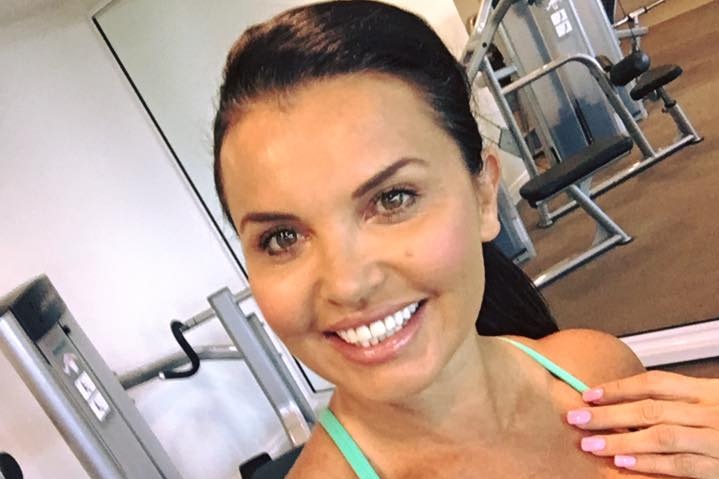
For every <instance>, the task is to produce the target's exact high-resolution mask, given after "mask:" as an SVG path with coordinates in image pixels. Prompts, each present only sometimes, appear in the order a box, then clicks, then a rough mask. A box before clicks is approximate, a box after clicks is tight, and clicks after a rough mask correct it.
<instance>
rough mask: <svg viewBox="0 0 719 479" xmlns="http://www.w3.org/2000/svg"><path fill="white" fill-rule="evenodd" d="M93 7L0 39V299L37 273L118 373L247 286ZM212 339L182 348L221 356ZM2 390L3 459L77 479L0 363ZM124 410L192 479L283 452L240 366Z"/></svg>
mask: <svg viewBox="0 0 719 479" xmlns="http://www.w3.org/2000/svg"><path fill="white" fill-rule="evenodd" d="M89 9H90V5H88V2H87V1H85V2H83V1H81V0H68V1H66V2H64V3H63V5H62V6H61V7H58V8H57V9H51V10H44V11H42V12H40V13H39V14H37V15H36V16H35V17H32V18H27V19H24V20H22V21H16V22H13V23H11V24H2V25H0V64H2V65H3V73H2V75H0V265H2V266H1V267H0V294H3V293H4V292H7V291H9V290H11V289H12V288H14V287H15V286H16V285H18V284H20V283H22V282H24V281H26V280H27V279H29V278H31V277H33V276H35V275H37V274H40V273H47V274H48V275H49V277H50V278H51V280H52V281H53V283H54V284H55V286H56V287H57V289H58V290H59V292H60V294H61V295H62V296H63V298H64V299H65V301H66V303H67V304H68V306H69V308H70V310H71V311H72V313H73V314H74V316H75V318H76V319H77V320H78V321H79V323H80V324H81V325H82V327H83V329H84V330H85V331H86V333H87V334H88V336H89V337H90V338H91V340H92V341H93V342H94V344H95V345H96V347H97V349H98V350H99V351H100V353H101V354H102V355H103V357H104V358H105V359H106V361H107V362H108V364H109V365H110V366H111V367H112V368H113V369H114V370H116V371H118V372H123V371H126V370H128V369H130V368H132V367H135V366H138V365H140V364H142V363H144V362H147V361H149V360H151V359H155V358H157V357H159V356H161V355H163V354H165V353H168V352H173V351H175V350H176V349H177V346H176V345H174V344H173V340H172V337H171V335H170V333H169V327H168V324H169V321H170V320H171V319H173V318H179V319H184V318H186V317H188V316H190V315H192V314H194V313H196V312H199V311H200V310H203V309H205V308H206V307H207V306H208V305H207V302H206V300H205V298H206V296H208V295H209V294H211V293H213V292H214V291H216V290H218V289H219V288H221V287H224V286H229V287H230V288H231V289H232V290H233V291H237V290H238V289H240V288H241V287H242V284H243V282H242V279H241V275H240V273H239V271H238V269H237V268H235V267H234V266H233V264H232V263H231V261H230V260H229V258H228V256H227V255H226V253H225V251H224V250H223V247H222V246H221V244H220V242H219V241H218V238H217V237H216V235H215V233H214V231H213V230H212V229H211V227H210V225H209V223H208V221H207V219H206V218H205V217H204V215H203V213H202V212H201V210H200V208H199V206H198V204H197V202H196V201H195V199H194V198H193V196H192V194H191V193H190V191H189V189H188V187H187V186H186V185H185V183H184V180H183V179H182V178H181V176H180V174H179V172H178V171H177V168H176V167H175V165H174V162H173V160H172V159H171V158H170V157H169V155H168V154H167V152H166V150H165V148H164V146H163V145H162V143H161V141H160V139H159V137H158V135H157V134H156V132H155V130H154V128H153V127H152V126H151V125H150V123H149V121H148V120H147V119H146V115H145V113H144V112H143V111H142V108H141V106H140V105H139V103H138V101H137V100H136V98H135V96H134V94H133V93H132V92H131V90H130V89H129V88H128V86H127V85H126V82H125V80H124V78H123V77H122V76H121V75H120V74H119V70H118V69H117V67H116V65H115V64H114V62H113V60H112V58H111V57H110V55H109V54H108V52H107V51H106V49H105V47H104V46H103V45H102V44H101V42H100V41H99V39H98V38H97V36H96V34H95V33H94V31H93V30H92V28H91V24H90V22H89V21H88V18H87V12H88V11H89ZM205 329H207V328H205ZM218 329H219V328H215V331H214V332H207V331H205V332H197V333H191V338H193V339H195V340H197V341H198V342H199V343H202V342H203V341H207V342H210V341H211V342H224V343H226V342H228V341H227V339H226V337H225V335H224V334H223V333H220V332H218ZM0 384H2V406H1V407H0V450H6V451H9V452H11V453H12V454H13V455H15V456H16V457H17V458H18V460H19V461H20V463H21V465H22V467H23V468H24V470H25V472H26V477H29V478H45V477H53V478H57V479H63V478H68V479H69V478H72V479H76V478H81V477H85V475H84V473H83V472H82V470H81V468H80V466H79V464H78V463H77V461H76V460H75V459H74V457H73V456H72V455H71V453H70V451H69V449H68V448H67V446H66V445H65V444H64V442H63V441H62V439H61V438H60V436H59V434H58V433H57V432H55V430H54V428H53V426H52V425H51V423H50V422H49V420H48V419H47V418H46V416H45V415H44V413H43V411H42V410H41V409H40V407H39V406H38V405H37V404H36V402H35V400H34V398H33V397H32V396H31V395H30V393H29V392H28V390H27V389H26V387H25V386H24V384H23V383H22V382H21V380H20V379H19V378H18V376H17V375H16V373H15V371H14V370H13V369H12V368H11V367H10V365H9V363H8V362H7V361H6V360H5V358H4V357H2V356H1V355H0ZM133 396H134V397H135V398H136V399H137V404H138V407H139V409H140V410H141V412H142V413H143V414H144V416H145V417H146V418H147V420H148V422H149V423H150V424H151V426H152V427H153V429H154V430H155V432H156V434H157V435H158V436H159V438H160V439H161V441H162V443H163V445H164V446H165V447H166V448H167V449H168V451H169V452H170V454H171V456H172V457H173V459H174V460H175V461H176V463H177V464H178V467H179V468H180V469H181V472H183V473H184V475H185V477H188V478H192V477H208V478H225V477H237V476H236V475H235V472H234V471H235V470H236V466H237V464H239V463H240V462H241V461H242V460H244V459H246V458H247V457H248V456H250V455H252V454H254V453H256V452H257V451H258V450H260V449H268V450H270V451H271V452H272V451H276V450H277V449H278V448H283V447H285V446H286V444H285V443H284V438H283V436H282V434H281V433H280V431H279V423H278V422H277V420H276V419H275V418H274V416H273V414H272V411H271V409H270V407H269V406H268V405H267V404H265V402H264V399H263V398H262V397H261V395H260V393H259V391H258V388H257V386H256V385H255V384H254V382H253V381H252V379H251V378H250V376H249V374H248V372H247V370H246V368H245V367H244V366H243V365H242V364H241V363H238V362H233V363H223V364H208V365H206V366H203V368H202V370H201V373H200V374H199V375H198V376H197V377H195V378H193V379H191V380H187V381H185V382H172V383H170V382H168V383H164V384H158V383H153V384H150V385H147V386H145V387H143V388H142V389H141V390H140V391H137V392H133Z"/></svg>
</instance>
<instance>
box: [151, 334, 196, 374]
mask: <svg viewBox="0 0 719 479" xmlns="http://www.w3.org/2000/svg"><path fill="white" fill-rule="evenodd" d="M170 330H171V331H172V335H173V336H174V337H175V340H176V341H177V344H179V345H180V347H181V348H182V350H183V351H184V352H185V354H186V355H187V358H188V359H189V360H190V369H188V370H187V371H173V370H171V369H170V370H167V371H163V372H161V373H160V378H162V379H181V378H189V377H190V376H193V375H194V374H195V373H197V371H198V370H199V369H200V357H199V356H198V355H197V353H196V352H195V350H194V349H192V346H190V343H188V342H187V339H185V335H184V334H183V331H185V325H184V324H182V323H181V322H180V321H172V322H171V323H170Z"/></svg>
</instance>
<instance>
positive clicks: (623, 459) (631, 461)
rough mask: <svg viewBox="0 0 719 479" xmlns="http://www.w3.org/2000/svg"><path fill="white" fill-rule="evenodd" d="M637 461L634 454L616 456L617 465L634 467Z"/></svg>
mask: <svg viewBox="0 0 719 479" xmlns="http://www.w3.org/2000/svg"><path fill="white" fill-rule="evenodd" d="M636 463H637V458H636V457H634V456H614V465H615V466H617V467H632V466H634V465H635V464H636Z"/></svg>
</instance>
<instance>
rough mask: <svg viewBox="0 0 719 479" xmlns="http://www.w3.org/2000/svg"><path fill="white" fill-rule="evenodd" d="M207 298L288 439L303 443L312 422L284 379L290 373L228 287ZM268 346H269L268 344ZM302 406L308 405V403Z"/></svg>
mask: <svg viewBox="0 0 719 479" xmlns="http://www.w3.org/2000/svg"><path fill="white" fill-rule="evenodd" d="M208 301H209V302H210V305H211V306H212V309H213V310H214V311H215V313H216V315H217V317H218V318H219V319H220V321H221V322H222V325H223V326H224V328H225V330H226V331H227V333H228V334H229V335H230V338H232V342H233V343H234V344H235V346H236V347H237V350H238V351H241V352H242V354H243V355H244V357H245V362H246V363H247V366H248V367H249V368H250V371H251V372H252V375H253V376H254V377H255V380H256V381H257V383H258V384H259V386H260V388H261V389H262V391H263V393H264V394H265V396H266V397H267V399H268V400H269V401H270V404H271V406H272V408H273V409H274V411H275V413H276V414H277V417H278V418H279V419H280V422H281V423H282V427H283V428H284V429H285V432H286V433H287V435H288V437H289V438H290V441H291V442H292V443H293V445H295V446H298V445H300V444H303V443H305V442H306V441H307V440H308V439H309V437H310V425H311V422H310V421H309V420H308V418H306V417H305V413H303V411H302V409H301V408H300V406H299V403H301V402H302V401H304V397H301V395H300V397H298V396H296V393H295V392H293V391H292V389H290V384H292V382H290V383H288V382H287V377H288V376H289V372H287V374H285V375H283V374H281V373H280V370H281V369H283V366H284V363H282V362H281V360H276V361H275V360H273V359H271V356H272V355H273V354H276V353H275V352H274V349H272V350H268V349H267V346H268V342H269V338H266V339H267V340H266V341H263V340H262V339H261V334H258V332H257V330H256V329H254V330H253V328H252V326H251V325H250V321H249V319H248V317H247V316H245V314H244V313H243V312H242V310H241V309H240V307H239V305H238V304H237V301H236V299H235V297H234V296H233V295H232V293H231V292H230V290H229V289H227V288H223V289H222V290H220V291H218V292H217V293H214V294H213V295H211V296H210V297H209V298H208ZM269 347H270V348H272V345H271V343H270V344H269ZM305 407H306V408H309V405H305ZM310 411H311V409H310Z"/></svg>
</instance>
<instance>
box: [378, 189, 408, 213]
mask: <svg viewBox="0 0 719 479" xmlns="http://www.w3.org/2000/svg"><path fill="white" fill-rule="evenodd" d="M416 197H417V194H416V193H415V192H413V191H410V190H406V189H393V190H390V191H386V192H384V193H381V194H380V195H379V198H377V201H376V205H377V212H378V213H379V214H382V215H385V216H391V215H392V214H393V213H397V212H399V211H401V210H403V209H404V208H408V207H409V206H411V205H412V204H413V203H414V200H415V198H416Z"/></svg>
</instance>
